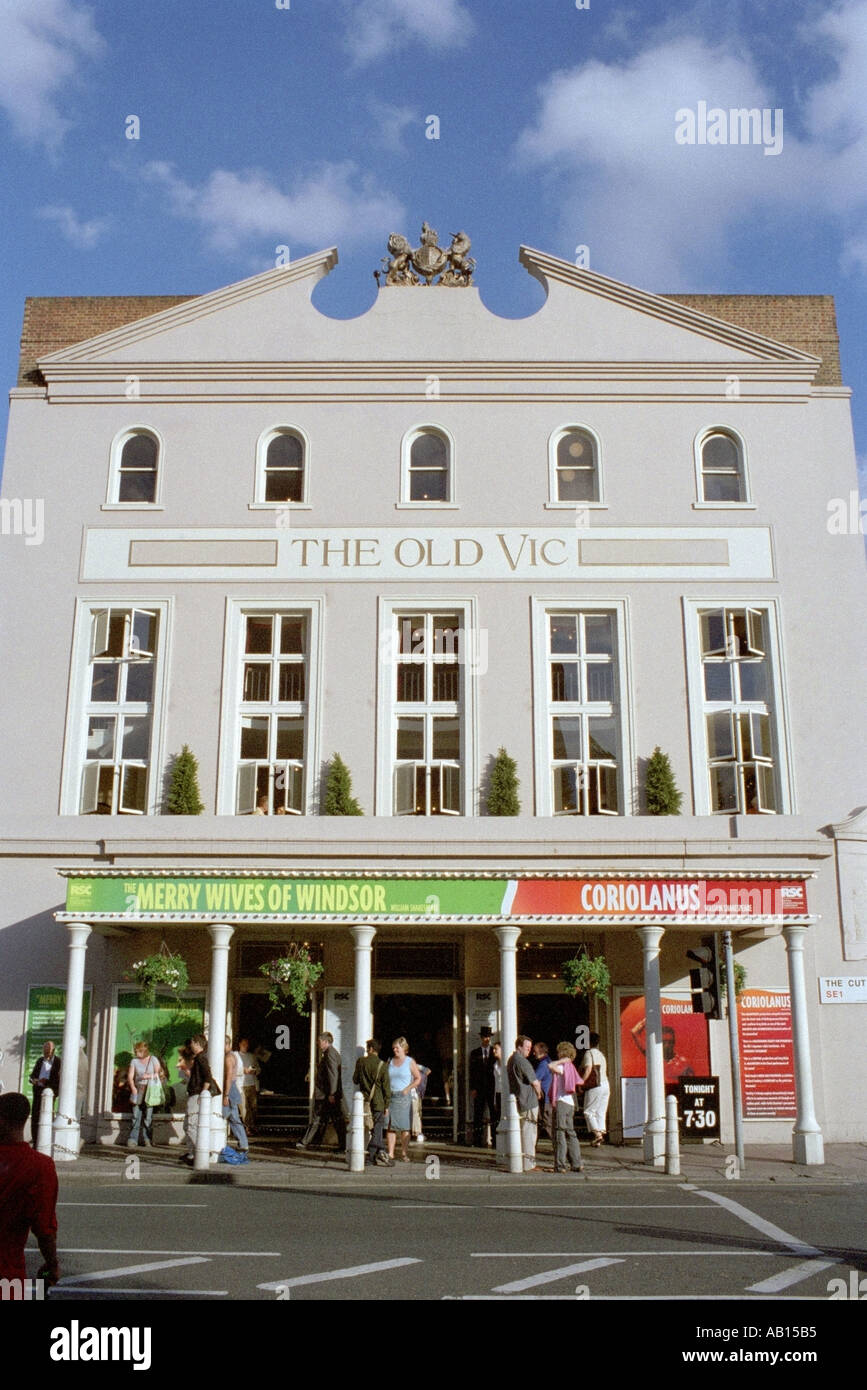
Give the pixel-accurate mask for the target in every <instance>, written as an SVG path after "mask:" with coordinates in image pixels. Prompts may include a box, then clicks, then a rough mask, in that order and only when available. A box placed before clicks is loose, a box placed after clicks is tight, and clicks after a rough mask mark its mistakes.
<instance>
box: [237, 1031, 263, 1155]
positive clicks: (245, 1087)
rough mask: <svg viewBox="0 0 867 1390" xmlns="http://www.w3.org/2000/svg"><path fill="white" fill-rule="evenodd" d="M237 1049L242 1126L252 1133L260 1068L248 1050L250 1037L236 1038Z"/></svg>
mask: <svg viewBox="0 0 867 1390" xmlns="http://www.w3.org/2000/svg"><path fill="white" fill-rule="evenodd" d="M238 1051H239V1053H240V1054H241V1065H242V1069H243V1077H242V1081H241V1098H242V1100H243V1102H244V1104H243V1107H242V1109H241V1119H242V1120H243V1121H244V1128H245V1129H246V1131H247V1133H248V1134H254V1133H255V1130H256V1109H257V1106H258V1103H259V1073H260V1071H261V1070H262V1068H261V1067H260V1066H259V1063H258V1061H257V1059H256V1057H255V1056H254V1054H253V1053H252V1052H251V1051H250V1039H249V1038H239V1039H238Z"/></svg>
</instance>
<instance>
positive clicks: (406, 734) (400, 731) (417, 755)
mask: <svg viewBox="0 0 867 1390" xmlns="http://www.w3.org/2000/svg"><path fill="white" fill-rule="evenodd" d="M397 756H398V757H399V758H401V759H404V758H413V759H416V760H420V759H422V758H423V757H424V720H423V719H398V721H397Z"/></svg>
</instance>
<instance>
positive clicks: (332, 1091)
mask: <svg viewBox="0 0 867 1390" xmlns="http://www.w3.org/2000/svg"><path fill="white" fill-rule="evenodd" d="M318 1046H319V1061H318V1062H317V1064H316V1081H315V1084H314V1087H313V1119H312V1120H311V1121H310V1124H309V1125H308V1126H307V1132H306V1134H305V1135H304V1138H303V1139H302V1140H301V1141H300V1143H298V1144H296V1145H295V1147H296V1149H316V1148H318V1147H319V1145H320V1144H321V1143H322V1140H323V1139H324V1138H325V1131H326V1130H327V1128H328V1126H329V1125H330V1124H333V1125H334V1128H335V1130H336V1132H337V1150H338V1153H345V1152H346V1115H345V1114H344V1110H343V1079H342V1077H343V1067H342V1064H341V1061H340V1053H339V1052H338V1051H337V1048H336V1047H335V1046H334V1037H333V1035H332V1034H331V1033H320V1034H319V1038H318Z"/></svg>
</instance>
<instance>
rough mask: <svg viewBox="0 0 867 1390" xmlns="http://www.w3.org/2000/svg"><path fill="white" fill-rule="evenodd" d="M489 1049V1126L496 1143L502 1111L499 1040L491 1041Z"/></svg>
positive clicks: (500, 1049) (501, 1060)
mask: <svg viewBox="0 0 867 1390" xmlns="http://www.w3.org/2000/svg"><path fill="white" fill-rule="evenodd" d="M491 1051H492V1052H493V1054H494V1123H493V1124H492V1126H491V1128H492V1129H493V1131H494V1134H493V1139H494V1143H495V1144H496V1142H497V1136H496V1131H497V1130H498V1129H499V1127H500V1117H501V1116H502V1113H503V1070H504V1068H503V1044H502V1043H501V1042H495V1043H491Z"/></svg>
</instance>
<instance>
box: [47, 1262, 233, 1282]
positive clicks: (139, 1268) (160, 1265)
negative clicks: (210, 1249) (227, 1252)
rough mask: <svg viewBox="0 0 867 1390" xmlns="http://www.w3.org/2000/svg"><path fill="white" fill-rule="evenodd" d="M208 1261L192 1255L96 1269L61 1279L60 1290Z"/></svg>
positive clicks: (203, 1263) (202, 1263) (201, 1263)
mask: <svg viewBox="0 0 867 1390" xmlns="http://www.w3.org/2000/svg"><path fill="white" fill-rule="evenodd" d="M206 1264H208V1261H207V1260H206V1259H205V1257H204V1256H203V1255H190V1256H187V1257H186V1258H185V1259H180V1260H157V1261H156V1262H150V1263H148V1264H144V1265H124V1266H123V1268H122V1269H96V1270H88V1272H87V1274H71V1275H70V1276H69V1277H68V1278H66V1279H61V1281H60V1283H59V1285H58V1288H66V1289H68V1288H72V1287H74V1286H76V1287H77V1286H78V1285H79V1284H80V1283H81V1282H82V1280H84V1279H90V1280H95V1279H120V1278H122V1277H123V1275H125V1274H149V1273H151V1272H152V1271H153V1270H155V1269H178V1268H180V1266H181V1265H206Z"/></svg>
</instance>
